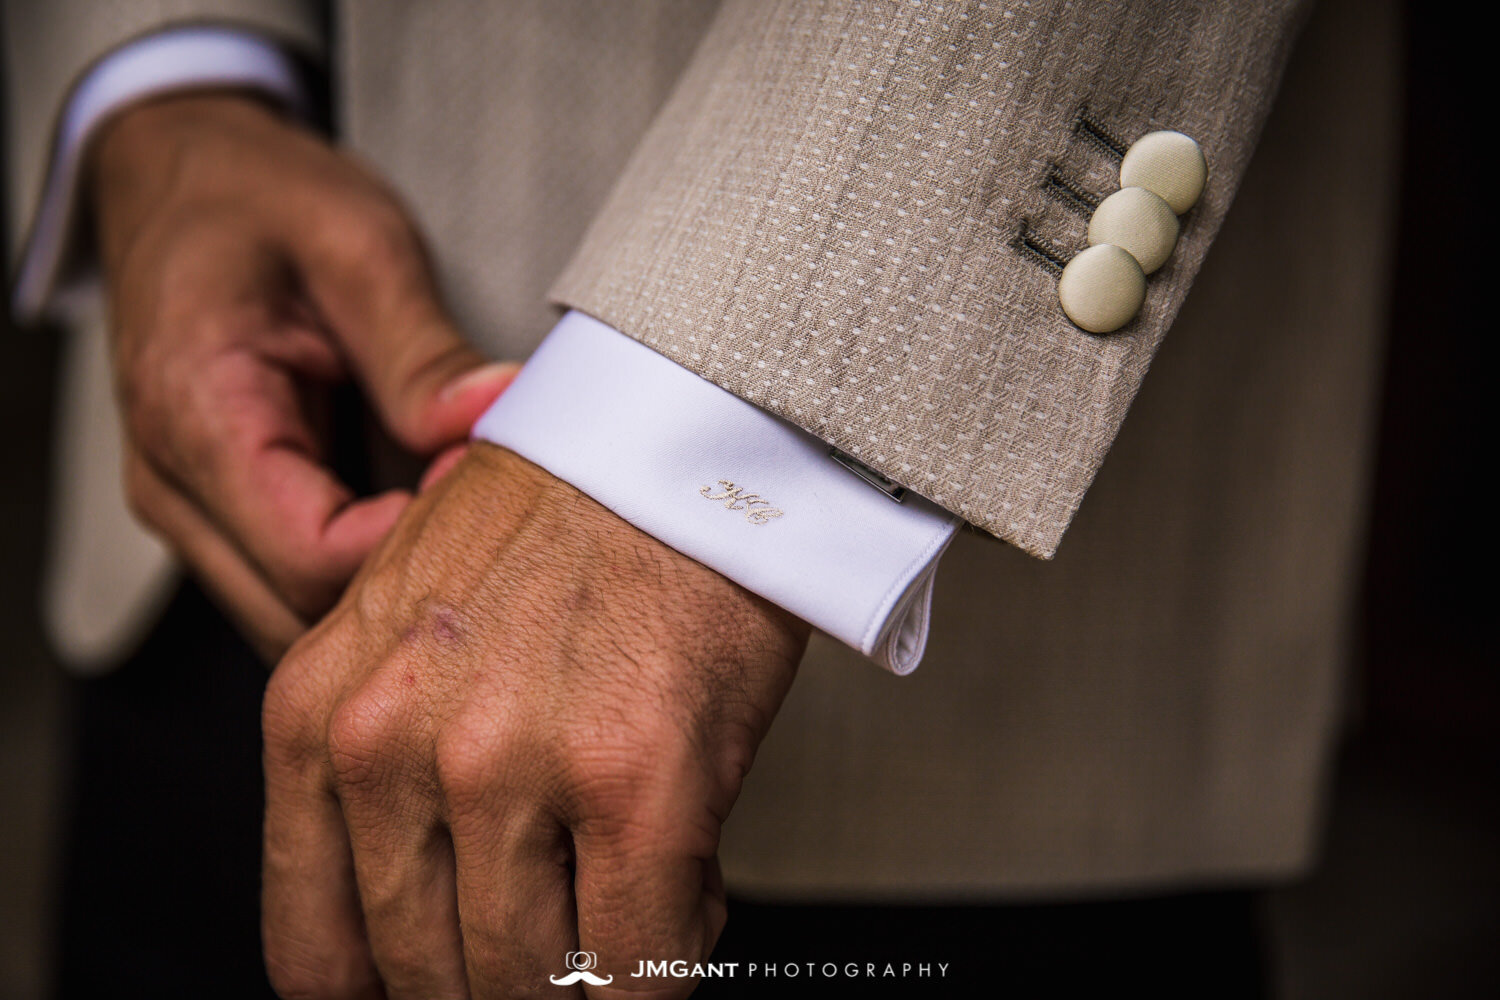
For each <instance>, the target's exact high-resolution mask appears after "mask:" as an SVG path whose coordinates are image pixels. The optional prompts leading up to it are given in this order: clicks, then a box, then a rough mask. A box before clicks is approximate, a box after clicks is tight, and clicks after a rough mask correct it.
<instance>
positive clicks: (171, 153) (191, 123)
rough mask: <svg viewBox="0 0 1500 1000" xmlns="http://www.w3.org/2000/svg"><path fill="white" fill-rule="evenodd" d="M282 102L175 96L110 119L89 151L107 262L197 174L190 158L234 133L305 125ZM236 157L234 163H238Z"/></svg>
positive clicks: (86, 181) (88, 178) (237, 93)
mask: <svg viewBox="0 0 1500 1000" xmlns="http://www.w3.org/2000/svg"><path fill="white" fill-rule="evenodd" d="M297 128H298V126H297V125H295V124H294V123H293V122H292V121H291V120H290V119H288V118H286V117H285V116H284V115H283V114H282V113H281V112H280V111H279V110H278V109H277V108H276V107H275V106H274V105H272V104H271V103H269V102H268V101H267V100H265V99H263V98H262V97H261V96H260V95H258V94H256V93H255V92H254V91H249V90H213V91H194V92H191V93H182V94H169V95H165V96H162V97H158V98H154V99H149V100H145V101H142V102H140V103H138V104H135V105H132V106H130V107H129V108H127V109H125V110H124V111H122V112H120V113H119V114H117V115H115V116H113V117H111V118H110V119H108V120H107V121H106V122H105V123H104V124H103V125H102V126H100V128H99V130H98V132H97V133H96V134H95V136H94V137H93V139H92V141H91V142H90V143H89V145H88V147H87V149H86V150H85V151H84V155H83V183H82V185H81V190H82V191H83V192H84V195H85V197H86V199H87V200H88V203H89V204H90V205H91V206H92V208H93V210H94V222H95V226H96V228H97V235H98V238H99V245H100V249H101V251H102V255H103V258H104V260H105V261H106V262H109V261H111V260H113V259H116V255H117V254H118V252H119V250H120V249H121V248H122V243H123V242H124V241H125V240H126V238H127V234H129V233H131V232H134V231H135V230H136V229H138V228H139V226H140V225H141V224H142V223H143V222H144V221H145V218H146V216H147V215H148V214H149V212H150V210H151V208H152V207H153V206H155V205H158V204H160V203H161V202H162V201H163V200H164V199H165V198H166V197H167V196H168V194H169V192H171V191H172V190H174V189H175V188H177V187H179V186H180V185H181V184H182V183H183V182H184V181H187V180H189V179H190V174H192V173H194V171H191V170H189V169H188V166H187V163H186V158H187V156H188V155H189V154H190V153H191V152H192V151H194V150H195V149H202V148H205V147H206V146H209V145H213V144H222V140H223V138H224V137H225V136H226V135H250V136H255V135H256V134H257V133H259V134H262V135H265V134H267V132H268V130H269V131H276V130H283V129H297ZM230 162H232V161H230Z"/></svg>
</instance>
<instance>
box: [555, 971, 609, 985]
mask: <svg viewBox="0 0 1500 1000" xmlns="http://www.w3.org/2000/svg"><path fill="white" fill-rule="evenodd" d="M547 978H548V979H551V980H552V985H553V986H572V985H573V984H574V983H576V982H578V981H579V980H582V981H583V982H585V983H588V984H590V985H592V986H608V985H609V984H610V983H612V982H614V981H615V977H614V976H605V977H604V978H602V979H601V978H599V977H598V976H596V975H594V974H593V973H592V972H589V971H587V970H585V969H575V970H574V971H572V972H570V973H568V974H567V975H566V976H548V977H547Z"/></svg>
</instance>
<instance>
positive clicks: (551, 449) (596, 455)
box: [474, 312, 961, 674]
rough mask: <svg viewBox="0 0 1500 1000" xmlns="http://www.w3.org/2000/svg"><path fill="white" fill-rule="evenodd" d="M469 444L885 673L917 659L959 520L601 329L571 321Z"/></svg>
mask: <svg viewBox="0 0 1500 1000" xmlns="http://www.w3.org/2000/svg"><path fill="white" fill-rule="evenodd" d="M474 435H475V437H478V438H481V439H483V440H486V441H490V442H493V443H495V444H498V445H502V446H503V447H506V448H509V449H510V450H512V451H514V452H516V453H517V454H519V455H521V456H522V457H523V458H526V459H528V460H529V461H531V462H534V463H535V464H537V465H540V466H541V467H542V468H544V469H546V470H547V471H548V472H551V473H552V474H553V475H555V476H557V477H558V478H560V479H562V480H565V481H566V482H568V483H571V484H572V485H573V486H576V487H577V488H578V489H580V490H582V491H583V492H584V493H587V494H588V495H589V496H591V497H593V498H594V499H595V500H598V501H599V502H600V503H602V504H603V505H604V506H606V507H608V508H609V509H610V510H612V511H614V512H615V513H616V514H618V515H620V516H621V517H622V518H624V519H625V520H626V521H629V522H630V523H631V524H633V525H635V526H636V527H638V528H640V529H641V530H642V531H645V532H646V533H647V534H649V535H652V536H653V537H655V538H657V539H659V540H660V541H662V542H665V543H666V544H667V545H670V546H671V547H672V548H674V549H676V550H677V551H679V552H682V553H683V554H685V555H687V556H690V557H691V558H693V559H696V560H697V561H698V562H701V563H703V564H704V565H705V566H708V567H709V568H710V569H713V570H715V571H717V572H719V573H721V574H723V575H724V576H726V577H728V578H729V579H731V580H733V581H735V582H736V583H738V584H740V585H741V586H742V587H745V588H746V589H747V590H750V591H752V592H754V593H756V594H759V595H760V596H762V597H764V598H766V599H767V600H769V601H771V602H773V603H775V604H777V605H779V606H781V607H783V608H785V609H786V610H788V611H790V612H792V613H793V614H795V615H797V616H798V617H799V618H801V619H803V620H804V621H806V622H808V623H809V624H811V625H812V626H814V627H815V628H818V629H821V630H822V631H824V632H826V633H828V634H829V635H831V636H833V637H834V638H835V639H839V640H841V641H842V642H844V643H846V644H848V645H850V646H852V647H854V648H855V649H857V650H859V651H860V652H862V653H864V654H865V655H866V656H869V657H871V658H872V659H874V660H875V661H876V662H877V663H879V664H880V665H881V666H884V667H886V668H887V669H889V670H892V671H894V672H895V673H897V674H906V673H910V672H911V671H912V670H914V669H916V666H917V664H918V663H919V662H920V660H921V658H922V651H923V649H924V648H925V646H926V642H927V628H928V615H929V609H930V606H931V597H932V582H933V576H934V574H935V572H936V569H937V562H938V557H939V556H940V555H941V554H942V552H943V549H944V548H946V547H947V545H948V542H949V541H950V540H951V539H952V538H953V534H954V532H955V531H956V530H957V528H958V526H959V524H960V523H961V520H960V519H959V518H958V517H956V516H954V515H952V514H950V513H948V512H947V511H945V510H943V509H942V508H940V507H938V506H937V505H936V504H933V503H932V502H931V501H928V500H926V499H924V498H922V497H920V496H917V495H915V494H913V493H909V492H908V493H907V494H906V496H905V499H904V501H903V502H900V503H897V502H895V501H894V500H892V499H891V498H890V497H889V496H888V495H886V494H885V493H884V492H882V491H880V490H878V489H876V488H874V487H873V486H871V485H869V484H868V483H867V482H866V481H865V480H863V479H861V478H860V477H859V476H857V475H855V474H854V473H853V472H851V471H849V470H848V469H846V468H845V467H844V466H842V465H840V464H839V463H838V462H835V461H834V460H833V459H832V458H831V457H830V453H829V447H828V445H826V444H824V443H823V442H822V441H820V440H818V439H817V438H815V437H813V436H812V435H811V434H808V433H807V432H806V431H803V430H802V429H800V428H798V427H796V426H794V425H792V424H789V423H787V422H786V421H784V420H781V419H780V418H778V417H774V416H772V415H771V414H769V413H767V412H766V411H764V410H762V409H760V408H759V407H757V406H754V405H753V404H751V403H748V402H746V401H744V400H742V399H740V398H739V397H738V396H735V395H734V394H733V393H730V392H728V391H726V390H724V389H721V388H719V387H718V386H716V385H714V384H713V383H712V382H709V381H707V380H705V379H702V378H700V377H699V376H697V375H695V374H694V373H692V372H691V371H689V370H688V369H686V368H683V367H681V366H680V365H678V364H676V363H675V362H673V361H672V360H671V359H669V358H667V357H665V356H663V355H661V354H658V353H656V352H655V351H653V350H651V349H650V348H649V347H646V346H644V345H642V344H640V343H637V342H636V341H635V340H632V339H631V338H629V337H627V336H625V335H624V334H622V333H620V332H618V331H617V330H615V329H613V328H611V327H609V326H607V325H605V324H604V323H601V322H599V321H598V320H595V319H592V318H590V317H588V316H585V315H583V314H582V313H578V312H572V313H569V314H568V315H567V316H565V317H564V318H563V320H562V321H561V322H560V323H558V325H557V326H556V327H555V328H554V329H553V331H552V332H551V333H550V334H549V335H548V336H547V339H546V340H545V341H544V342H543V343H542V345H541V347H539V348H538V349H537V351H536V353H535V354H533V355H532V357H531V359H530V360H529V361H528V362H527V363H526V366H525V368H524V369H522V371H521V374H520V375H519V376H518V377H517V378H516V381H515V382H514V383H513V384H512V385H511V386H510V388H509V389H507V390H506V391H505V394H504V395H502V396H501V397H500V398H499V399H498V400H497V401H496V402H495V404H494V405H493V406H492V407H491V408H490V409H489V411H488V412H486V413H485V414H484V416H483V417H481V418H480V420H479V422H478V423H477V424H476V425H475V427H474Z"/></svg>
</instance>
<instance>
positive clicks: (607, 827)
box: [264, 444, 807, 1000]
mask: <svg viewBox="0 0 1500 1000" xmlns="http://www.w3.org/2000/svg"><path fill="white" fill-rule="evenodd" d="M806 640H807V627H806V625H804V624H803V623H801V622H799V621H797V620H796V619H795V618H793V617H792V616H790V615H789V614H787V613H786V612H784V611H782V610H781V609H779V608H776V607H775V606H773V605H771V604H769V603H767V602H766V601H764V600H761V599H760V598H758V597H755V596H754V595H752V594H750V593H748V592H747V591H745V590H743V589H742V588H740V587H738V586H736V585H735V584H733V583H731V582H730V581H728V580H726V579H724V578H723V577H722V576H719V575H718V574H717V573H714V572H713V571H712V570H709V569H707V568H706V567H704V566H702V565H700V564H698V563H696V562H693V561H692V560H690V559H688V558H686V557H685V556H683V555H681V554H679V553H677V552H675V551H673V550H672V549H670V548H667V547H666V546H665V545H663V544H661V543H660V542H658V541H656V540H655V539H653V538H651V537H650V536H648V535H646V534H644V533H642V532H640V531H639V530H637V529H636V528H634V527H632V526H631V525H630V524H628V523H626V522H625V521H623V520H621V519H620V518H618V517H617V516H615V515H614V514H613V513H611V512H610V511H608V510H606V509H605V508H604V507H602V506H600V505H599V504H598V503H596V502H595V501H593V500H592V499H590V498H588V497H587V496H585V495H583V494H581V493H579V492H578V491H577V490H574V489H573V488H572V487H570V486H568V485H567V484H565V483H562V482H561V481H559V480H557V479H556V478H554V477H552V476H551V475H549V474H548V473H546V472H545V471H543V470H541V469H539V468H537V467H536V466H534V465H531V464H529V463H527V462H526V461H524V460H523V459H521V458H519V457H517V456H516V455H514V454H513V453H511V452H508V451H505V450H504V449H501V448H496V447H494V446H492V445H488V444H476V445H475V446H474V447H473V448H471V449H470V450H469V452H468V454H466V455H465V456H464V457H463V459H462V460H461V461H460V462H459V463H458V464H457V466H456V467H455V468H454V469H453V470H452V471H451V472H449V473H448V474H447V475H446V476H444V477H443V478H442V480H441V481H440V482H438V483H437V484H436V485H435V486H434V487H433V488H432V489H431V490H429V491H427V492H425V493H424V494H423V495H422V496H421V497H419V498H418V499H417V501H416V502H415V503H413V504H412V505H411V507H410V508H409V509H408V510H407V511H406V512H405V513H404V514H403V515H402V517H401V519H400V521H399V523H398V524H397V527H396V530H395V531H394V533H393V534H392V535H391V537H390V538H389V539H388V540H387V541H386V543H385V544H384V545H382V546H381V548H380V549H379V550H378V551H377V552H376V554H375V555H374V556H373V557H372V558H371V559H370V561H369V562H368V563H367V564H366V566H365V567H364V568H363V569H362V570H361V571H360V574H359V576H358V577H357V578H356V580H355V581H354V583H353V585H352V586H351V587H350V589H349V591H348V592H347V593H346V594H345V595H344V597H343V599H342V600H341V601H340V602H339V604H338V605H337V607H335V608H334V610H333V611H332V612H331V613H330V614H329V615H328V617H327V618H325V619H324V620H323V621H322V622H321V623H320V624H319V625H317V626H316V627H315V628H314V629H313V630H312V631H311V632H310V633H308V634H307V635H306V636H305V637H304V638H303V639H302V640H301V641H299V642H298V643H297V645H296V646H295V647H294V648H293V649H292V651H291V652H290V653H289V654H288V655H287V657H286V659H285V660H284V661H283V662H282V663H281V665H280V666H278V667H277V668H276V671H275V673H274V674H273V675H272V678H271V684H270V688H269V690H268V691H267V694H266V700H265V709H264V729H265V738H266V751H265V754H266V756H265V760H266V780H267V803H266V808H267V813H266V855H265V879H264V886H265V889H264V892H265V896H264V937H265V945H266V955H267V960H268V965H269V969H270V972H271V978H272V982H273V983H274V984H275V985H276V987H277V989H278V990H279V991H280V992H281V993H282V995H283V996H285V997H320V998H322V997H380V996H382V995H384V996H388V997H391V998H408V997H409V998H419V997H420V998H426V1000H433V998H442V997H470V996H472V997H482V998H490V997H512V996H530V995H545V996H566V995H568V991H566V990H564V989H562V988H559V987H556V986H553V985H552V984H551V983H550V982H549V981H548V978H547V977H548V976H549V975H557V974H561V973H563V972H565V971H567V970H566V969H565V968H564V966H563V957H564V954H565V953H566V952H568V951H572V950H576V949H579V948H582V949H583V950H585V951H592V952H596V953H597V954H598V958H599V969H598V970H597V971H598V972H600V973H601V974H606V975H609V974H612V975H614V976H615V979H614V982H613V984H611V986H609V987H598V986H584V985H582V984H580V985H577V986H574V987H571V989H572V991H573V995H574V996H583V995H585V994H584V993H583V992H582V991H583V990H587V994H586V995H588V996H590V997H614V996H621V995H629V996H650V997H680V996H685V995H686V994H687V993H688V992H689V991H690V990H691V988H692V986H693V985H694V984H693V983H692V982H691V981H685V980H664V981H660V982H653V981H649V980H640V979H631V978H629V977H628V973H629V972H630V971H631V970H633V969H635V968H636V963H637V962H638V961H639V960H641V959H642V958H668V959H672V958H682V959H686V960H688V961H690V962H692V961H698V960H702V959H706V958H707V957H708V955H709V953H710V951H711V950H712V948H713V945H714V942H715V941H716V940H717V939H718V936H719V932H720V931H721V930H722V928H723V925H724V920H725V907H724V895H723V886H722V882H721V881H720V879H719V873H718V862H717V860H716V851H717V848H718V842H719V830H720V826H721V824H722V823H723V821H724V819H725V817H726V816H727V815H728V813H729V810H730V807H731V806H732V805H733V803H734V800H735V798H736V796H737V795H738V794H739V789H740V783H741V781H742V780H743V779H744V776H745V774H746V772H747V771H748V770H749V768H750V764H751V761H752V759H753V757H754V754H755V750H756V748H757V747H758V746H759V744H760V741H761V739H762V738H763V737H764V735H765V732H766V729H767V728H768V727H769V725H770V723H771V719H772V717H773V716H774V715H775V713H776V710H777V709H778V708H779V706H780V704H781V701H782V698H783V696H784V695H785V693H786V691H787V688H788V687H789V686H790V684H791V682H792V678H793V675H794V673H795V670H796V664H797V662H798V660H799V659H800V658H801V655H802V651H803V648H804V646H805V644H806ZM460 927H461V928H462V932H461V933H460ZM382 988H383V990H384V993H382V992H381V991H382Z"/></svg>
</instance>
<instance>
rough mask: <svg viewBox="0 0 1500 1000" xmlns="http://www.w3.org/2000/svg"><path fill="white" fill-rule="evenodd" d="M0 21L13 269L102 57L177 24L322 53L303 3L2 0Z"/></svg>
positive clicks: (316, 24)
mask: <svg viewBox="0 0 1500 1000" xmlns="http://www.w3.org/2000/svg"><path fill="white" fill-rule="evenodd" d="M0 16H3V19H4V20H3V22H0V35H3V40H4V45H5V52H4V68H5V87H4V90H5V96H6V102H7V106H6V119H5V120H6V127H7V130H8V135H7V136H6V148H7V150H8V152H7V156H6V160H7V164H8V167H7V177H6V182H7V185H8V187H7V191H6V194H7V195H8V199H9V200H8V204H9V205H10V206H11V212H10V229H11V231H10V233H9V237H10V243H9V247H10V250H11V258H10V259H11V261H12V262H14V261H15V260H16V258H17V255H18V254H19V252H20V248H21V246H22V244H23V243H24V241H25V238H26V234H27V232H28V231H29V228H30V222H31V217H32V213H33V212H34V210H35V207H36V204H37V201H38V199H39V198H40V196H41V190H42V183H43V180H44V179H45V177H46V172H47V164H48V158H49V157H50V155H51V152H52V146H53V142H52V139H53V135H54V133H55V131H56V128H57V119H58V115H59V114H60V112H61V111H62V109H63V107H64V104H65V102H66V100H67V97H68V94H69V92H70V91H71V90H72V89H73V86H74V84H75V83H77V82H78V80H80V79H81V78H82V77H83V76H84V74H86V73H87V72H88V70H89V68H90V67H91V66H92V65H93V64H94V63H95V62H96V61H98V60H99V59H100V58H101V57H102V56H104V55H107V54H108V53H109V52H110V51H111V50H113V49H115V48H118V47H119V46H121V45H123V44H125V43H127V42H129V41H131V40H133V39H135V38H139V37H142V36H144V35H149V34H151V33H153V32H156V31H160V30H162V29H163V28H168V27H172V26H174V25H183V24H215V25H225V26H234V27H240V28H245V29H248V30H251V31H256V32H259V33H261V34H264V35H267V36H268V37H271V38H274V39H277V40H278V41H281V42H283V43H285V44H286V45H287V46H288V47H289V48H291V49H292V50H294V51H297V52H300V53H303V54H304V55H306V56H307V57H309V58H313V59H320V58H321V57H322V53H323V51H324V48H323V47H324V37H323V20H324V19H323V16H322V14H321V5H320V4H317V3H314V2H310V0H110V2H108V3H99V2H97V0H45V2H40V0H3V3H0Z"/></svg>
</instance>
